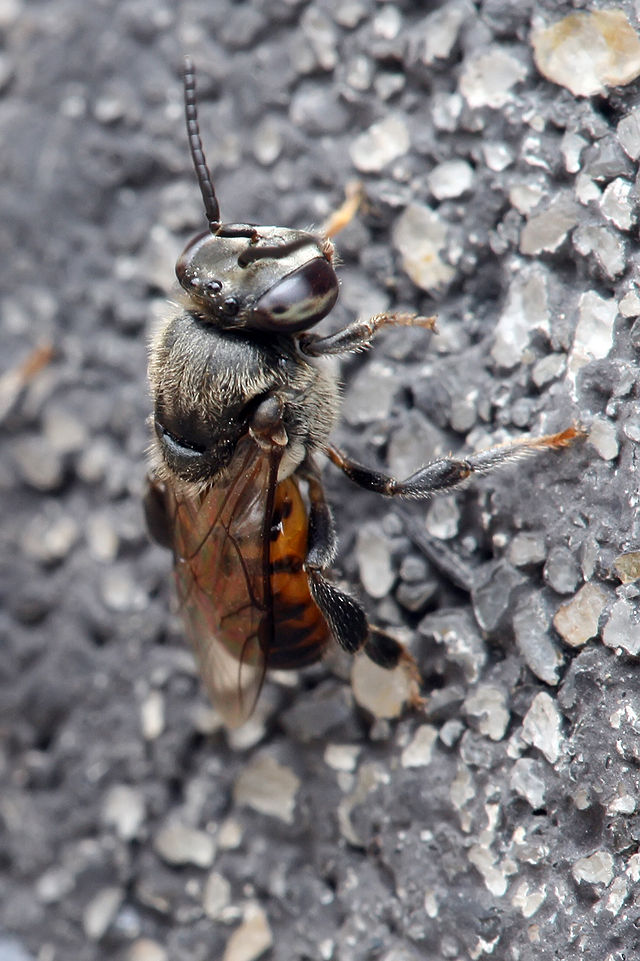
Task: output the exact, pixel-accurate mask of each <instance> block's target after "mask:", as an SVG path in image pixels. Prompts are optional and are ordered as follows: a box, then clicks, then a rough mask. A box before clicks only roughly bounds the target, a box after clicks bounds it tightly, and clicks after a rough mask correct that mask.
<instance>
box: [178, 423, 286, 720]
mask: <svg viewBox="0 0 640 961" xmlns="http://www.w3.org/2000/svg"><path fill="white" fill-rule="evenodd" d="M278 461H279V458H278V456H277V455H275V454H268V453H265V452H263V451H261V450H260V448H259V447H258V446H257V445H256V444H255V443H254V441H253V440H251V438H249V437H246V438H245V439H243V440H242V441H241V442H240V443H239V445H238V448H237V450H236V453H235V454H234V457H233V460H232V462H231V465H230V468H229V469H228V471H227V472H226V474H225V476H224V477H223V479H222V480H221V481H218V482H217V483H216V484H214V485H213V486H212V487H210V488H208V489H206V490H205V491H203V492H202V493H190V492H186V491H184V490H177V491H176V490H173V489H172V488H169V487H168V488H167V490H166V497H167V507H168V511H169V517H170V518H171V519H172V522H173V523H172V529H173V550H174V559H175V576H176V583H177V588H178V597H179V600H180V605H181V608H182V614H183V619H184V624H185V631H186V634H187V636H188V638H189V640H190V642H191V643H192V644H193V647H194V649H195V652H196V656H197V659H198V662H199V666H200V671H201V674H202V678H203V680H204V682H205V685H206V686H207V689H208V691H209V694H210V696H211V699H212V701H213V703H214V705H215V707H216V708H217V710H218V711H219V712H220V714H221V715H222V717H223V719H224V722H225V724H226V725H227V726H228V727H237V726H238V725H239V724H241V723H242V722H243V721H245V720H246V718H247V717H248V716H249V714H251V711H252V710H253V707H254V705H255V702H256V699H257V697H258V694H259V693H260V688H261V686H262V681H263V679H264V674H265V670H266V656H267V653H268V648H269V641H270V638H271V637H272V636H273V623H272V620H273V609H272V607H273V606H272V603H271V595H270V583H269V542H270V537H269V534H270V530H269V528H270V519H271V513H272V504H273V498H274V492H275V485H276V478H277V471H278Z"/></svg>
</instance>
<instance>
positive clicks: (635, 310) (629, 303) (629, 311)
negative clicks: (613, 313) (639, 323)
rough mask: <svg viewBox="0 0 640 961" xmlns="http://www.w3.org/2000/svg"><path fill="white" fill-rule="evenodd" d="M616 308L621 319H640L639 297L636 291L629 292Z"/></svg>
mask: <svg viewBox="0 0 640 961" xmlns="http://www.w3.org/2000/svg"><path fill="white" fill-rule="evenodd" d="M618 308H619V310H620V313H621V314H622V316H623V317H640V295H639V294H638V291H637V290H629V291H628V292H627V293H626V294H625V295H624V297H623V298H622V300H621V301H620V303H619V305H618Z"/></svg>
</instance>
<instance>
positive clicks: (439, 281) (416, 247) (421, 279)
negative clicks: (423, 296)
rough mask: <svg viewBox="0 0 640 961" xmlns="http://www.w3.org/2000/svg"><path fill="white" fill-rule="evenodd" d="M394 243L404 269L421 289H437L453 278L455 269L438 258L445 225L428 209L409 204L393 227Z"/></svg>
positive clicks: (442, 248)
mask: <svg viewBox="0 0 640 961" xmlns="http://www.w3.org/2000/svg"><path fill="white" fill-rule="evenodd" d="M393 244H394V247H395V248H396V250H397V251H398V252H399V254H400V256H401V258H402V266H403V268H404V270H405V271H406V273H407V274H408V275H409V277H410V278H411V280H413V282H414V283H415V284H416V285H417V286H418V287H420V288H421V289H422V290H426V291H432V290H437V289H438V288H440V287H444V286H446V285H447V284H448V283H449V282H450V281H451V280H452V279H453V277H454V275H455V270H454V268H453V267H452V266H451V265H450V264H448V263H446V261H445V260H444V259H443V258H442V257H441V252H442V251H443V250H444V249H445V248H446V244H447V226H446V224H445V222H444V221H443V220H441V219H440V217H439V216H438V214H437V213H436V211H434V210H431V208H429V207H426V206H424V205H422V204H417V203H410V204H409V205H408V206H407V208H406V210H405V211H404V212H403V213H402V214H400V216H399V217H398V219H397V220H396V222H395V224H394V227H393Z"/></svg>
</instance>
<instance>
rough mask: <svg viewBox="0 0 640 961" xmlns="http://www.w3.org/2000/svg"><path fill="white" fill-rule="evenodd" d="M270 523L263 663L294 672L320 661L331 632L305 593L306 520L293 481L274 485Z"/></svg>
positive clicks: (307, 592) (306, 591) (313, 602)
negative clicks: (269, 618)
mask: <svg viewBox="0 0 640 961" xmlns="http://www.w3.org/2000/svg"><path fill="white" fill-rule="evenodd" d="M273 521H274V523H273V527H272V540H271V547H270V552H269V557H270V565H269V567H270V578H271V596H272V602H273V637H272V639H271V642H270V646H269V650H268V652H267V664H268V666H269V667H270V668H280V669H295V668H299V667H304V666H305V665H307V664H313V662H314V661H317V660H318V659H319V658H320V657H322V654H323V652H324V649H325V647H326V646H327V644H328V642H329V640H330V637H331V634H330V631H329V627H328V625H327V622H326V621H325V619H324V617H323V616H322V614H321V612H320V610H319V608H318V607H317V606H316V603H315V601H314V600H313V598H312V597H311V594H310V591H309V583H308V580H307V574H306V572H305V570H304V559H305V557H306V555H307V541H308V529H309V522H308V518H307V511H306V508H305V505H304V502H303V500H302V497H301V495H300V491H299V490H298V484H297V482H296V481H295V480H294V479H293V478H287V480H284V481H281V483H280V484H278V487H277V489H276V496H275V505H274V518H273Z"/></svg>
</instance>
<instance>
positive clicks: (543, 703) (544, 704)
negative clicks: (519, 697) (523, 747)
mask: <svg viewBox="0 0 640 961" xmlns="http://www.w3.org/2000/svg"><path fill="white" fill-rule="evenodd" d="M561 722H562V716H561V714H560V711H559V710H558V708H557V707H556V703H555V701H554V700H553V699H552V698H551V697H550V696H549V695H548V694H547V692H546V691H541V692H540V693H539V694H536V696H535V697H534V699H533V701H532V703H531V707H530V708H529V710H528V711H527V713H526V715H525V718H524V721H523V724H522V739H523V741H526V742H527V744H531V745H532V746H533V747H537V748H538V750H539V751H541V752H542V753H543V754H544V756H545V757H546V759H547V761H549V763H550V764H555V763H556V761H557V760H558V758H559V757H560V753H561V749H562V735H561V733H560V725H561Z"/></svg>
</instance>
